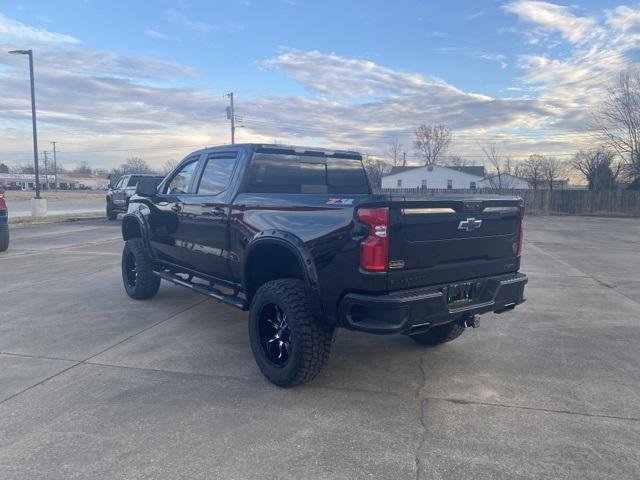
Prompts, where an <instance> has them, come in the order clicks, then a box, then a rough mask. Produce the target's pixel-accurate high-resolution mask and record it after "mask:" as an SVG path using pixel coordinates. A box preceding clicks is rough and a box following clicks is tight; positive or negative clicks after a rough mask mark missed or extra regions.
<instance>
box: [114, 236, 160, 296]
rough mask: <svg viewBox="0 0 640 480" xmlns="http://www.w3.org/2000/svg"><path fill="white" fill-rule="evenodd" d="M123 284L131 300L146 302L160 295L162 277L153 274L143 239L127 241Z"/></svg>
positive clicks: (123, 252)
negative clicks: (131, 269) (133, 270)
mask: <svg viewBox="0 0 640 480" xmlns="http://www.w3.org/2000/svg"><path fill="white" fill-rule="evenodd" d="M131 260H133V261H134V262H135V263H134V268H135V275H133V277H134V278H132V276H131V271H130V267H131V264H130V263H129V262H131ZM122 283H123V285H124V289H125V291H126V292H127V295H129V296H130V297H131V298H133V299H135V300H144V299H147V298H151V297H153V296H155V294H156V293H158V289H159V288H160V277H157V276H156V275H154V274H153V269H152V262H151V257H150V256H149V254H148V253H147V250H146V248H145V246H144V242H143V241H142V239H141V238H132V239H131V240H127V242H126V243H125V244H124V249H123V250H122Z"/></svg>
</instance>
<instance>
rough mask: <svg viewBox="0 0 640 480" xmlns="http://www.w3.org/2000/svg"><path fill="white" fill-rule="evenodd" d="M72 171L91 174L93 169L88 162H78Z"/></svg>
mask: <svg viewBox="0 0 640 480" xmlns="http://www.w3.org/2000/svg"><path fill="white" fill-rule="evenodd" d="M71 172H72V173H77V174H79V175H91V174H92V173H93V170H92V169H91V167H90V166H89V164H88V163H87V162H80V163H79V164H78V165H77V166H76V168H74V169H73V170H71Z"/></svg>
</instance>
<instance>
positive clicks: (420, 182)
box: [382, 165, 485, 189]
mask: <svg viewBox="0 0 640 480" xmlns="http://www.w3.org/2000/svg"><path fill="white" fill-rule="evenodd" d="M484 176H485V171H484V167H475V166H471V167H441V166H439V165H425V166H423V167H393V168H392V169H391V173H390V174H389V175H387V176H386V177H382V188H430V189H469V188H472V189H475V188H481V185H480V182H481V181H482V179H483V178H484Z"/></svg>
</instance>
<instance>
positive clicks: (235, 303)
mask: <svg viewBox="0 0 640 480" xmlns="http://www.w3.org/2000/svg"><path fill="white" fill-rule="evenodd" d="M153 273H154V275H157V276H158V277H160V278H161V279H163V280H167V281H168V282H171V283H175V284H176V285H181V286H183V287H187V288H190V289H191V290H193V291H195V292H198V293H201V294H202V295H206V296H207V297H211V298H215V299H216V300H218V301H219V302H224V303H226V304H227V305H231V306H232V307H236V308H239V309H240V310H249V305H248V304H247V301H246V300H244V299H242V298H239V297H237V296H235V295H226V294H224V293H222V292H221V291H220V290H218V289H217V288H214V287H206V286H204V285H199V284H196V283H193V282H190V281H188V280H185V279H183V278H180V277H179V276H177V275H175V274H173V273H169V272H159V271H155V270H154V272H153Z"/></svg>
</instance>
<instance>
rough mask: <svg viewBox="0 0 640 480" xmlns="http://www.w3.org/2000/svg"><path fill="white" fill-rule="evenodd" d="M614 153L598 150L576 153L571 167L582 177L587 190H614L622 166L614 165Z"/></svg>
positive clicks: (602, 149)
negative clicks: (585, 181) (586, 183)
mask: <svg viewBox="0 0 640 480" xmlns="http://www.w3.org/2000/svg"><path fill="white" fill-rule="evenodd" d="M615 156H616V154H615V152H612V151H610V150H606V149H604V148H599V149H597V150H589V151H580V152H578V153H576V155H575V157H573V160H571V166H572V167H573V168H574V169H576V170H577V171H578V172H580V173H581V174H582V175H584V178H585V179H586V180H587V182H588V185H589V190H611V189H615V188H616V184H617V180H618V177H619V176H620V172H621V171H622V164H621V163H617V164H614V159H615V158H614V157H615Z"/></svg>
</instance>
